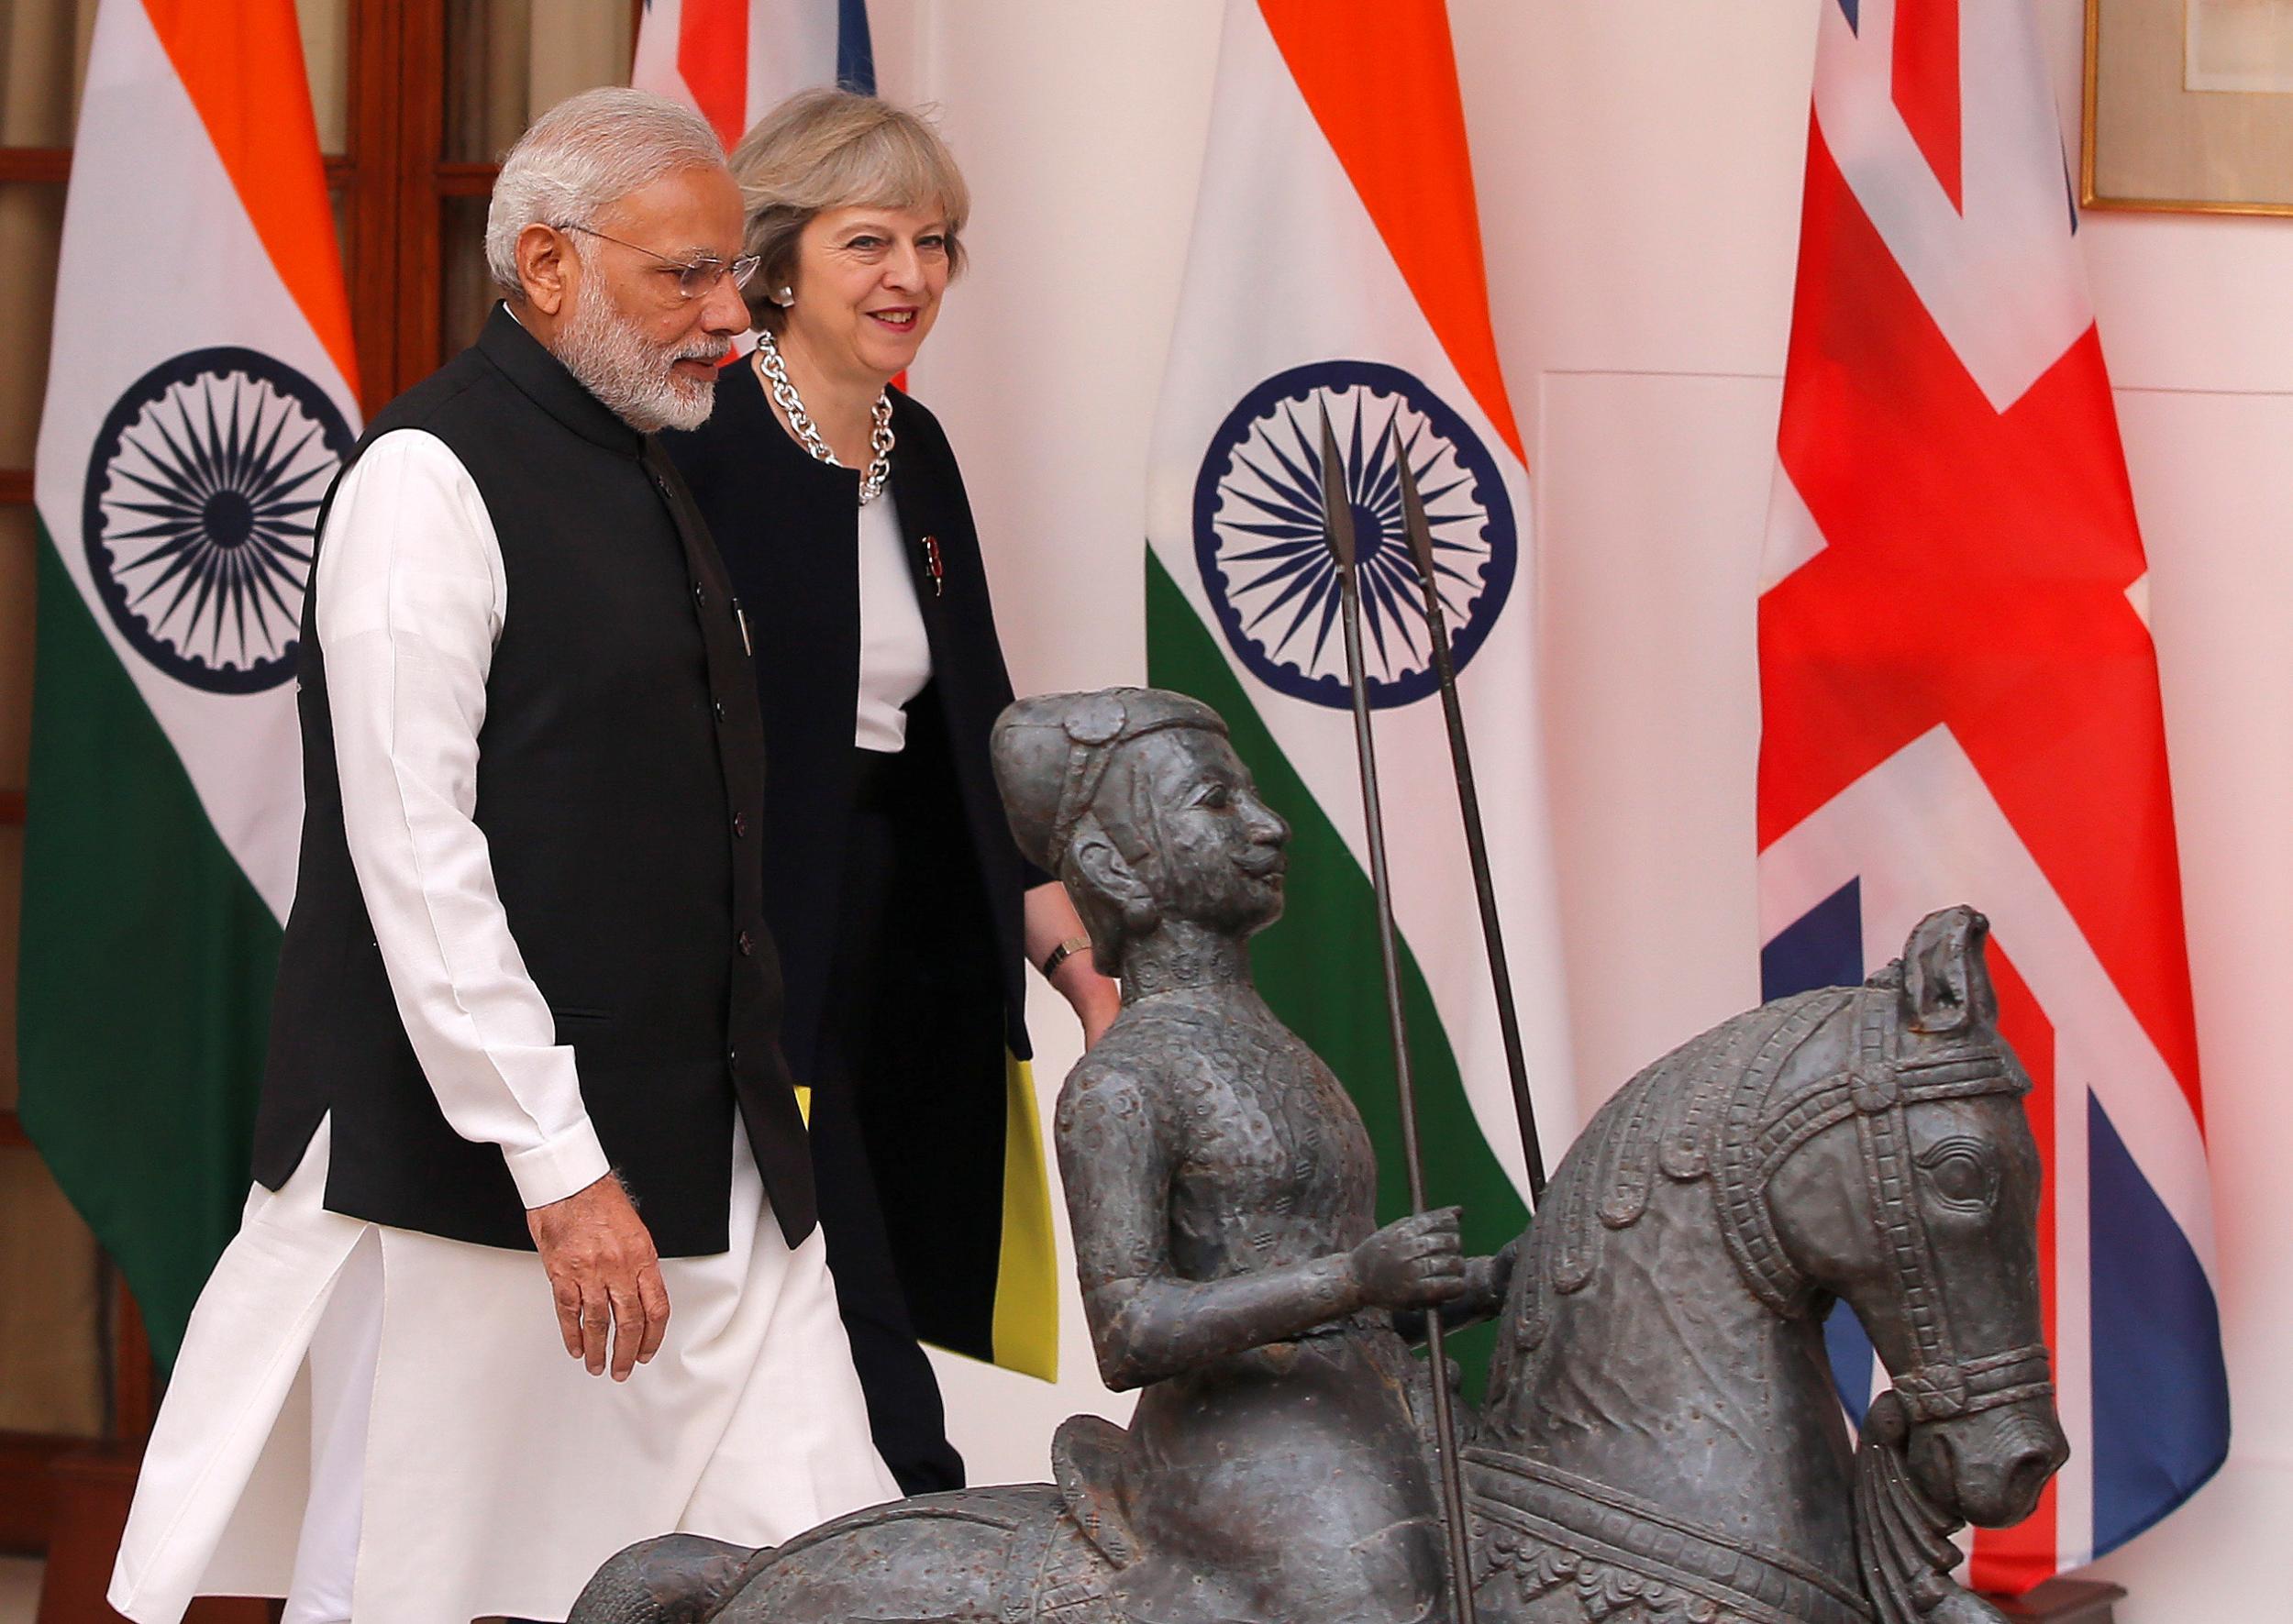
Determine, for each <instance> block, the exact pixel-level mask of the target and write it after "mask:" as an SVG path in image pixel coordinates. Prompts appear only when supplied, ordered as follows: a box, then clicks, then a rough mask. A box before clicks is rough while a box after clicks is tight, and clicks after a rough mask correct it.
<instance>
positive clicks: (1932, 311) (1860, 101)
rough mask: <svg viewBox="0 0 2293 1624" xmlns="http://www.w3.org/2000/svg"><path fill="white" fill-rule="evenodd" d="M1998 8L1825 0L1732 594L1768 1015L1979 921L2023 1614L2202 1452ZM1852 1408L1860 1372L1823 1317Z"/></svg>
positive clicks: (2007, 42)
mask: <svg viewBox="0 0 2293 1624" xmlns="http://www.w3.org/2000/svg"><path fill="white" fill-rule="evenodd" d="M1800 233H1801V235H1800V271H1799V289H1798V294H1797V299H1796V302H1795V306H1794V310H1793V316H1792V330H1791V346H1790V355H1789V362H1788V364H1787V368H1786V372H1785V381H1784V404H1783V423H1782V429H1781V433H1780V436H1779V444H1778V452H1779V463H1780V467H1779V470H1778V478H1777V480H1776V483H1775V493H1774V500H1773V505H1772V509H1771V512H1770V514H1769V519H1768V529H1767V569H1766V580H1765V584H1764V587H1763V591H1762V596H1761V599H1760V606H1759V651H1760V697H1761V702H1762V706H1763V709H1764V713H1765V729H1766V732H1765V737H1764V740H1763V743H1762V746H1761V755H1760V767H1759V845H1760V858H1759V882H1760V910H1761V934H1762V938H1763V940H1764V942H1765V944H1766V945H1765V948H1764V950H1763V962H1762V969H1763V974H1764V980H1765V983H1766V992H1767V996H1768V997H1771V998H1773V997H1778V996H1780V995H1782V994H1785V993H1788V992H1793V991H1797V990H1800V989H1804V988H1807V987H1811V986H1821V985H1826V984H1835V983H1842V982H1853V981H1857V980H1860V979H1861V978H1863V976H1864V975H1865V973H1866V971H1867V968H1868V967H1872V966H1875V965H1878V964H1879V963H1882V962H1884V961H1885V960H1886V959H1887V958H1888V957H1889V956H1890V954H1891V953H1892V952H1893V951H1894V945H1896V944H1899V943H1900V942H1901V941H1902V940H1903V938H1904V936H1905V934H1907V933H1908V931H1909V930H1910V928H1911V925H1912V924H1913V923H1915V922H1917V921H1918V920H1919V919H1920V918H1921V917H1922V915H1923V914H1925V913H1926V912H1927V911H1930V910H1931V909H1934V908H1939V907H1943V906H1945V905H1947V904H1950V903H1953V902H1959V901H1967V902H1972V903H1975V904H1976V905H1977V906H1978V907H1980V908H1981V909H1982V910H1983V911H1985V912H1986V913H1988V915H1989V916H1990V919H1991V921H1992V923H1993V926H1994V930H1995V934H1994V937H1993V947H1992V952H1991V958H1990V962H1991V968H1992V974H1993V976H1994V978H1995V979H1996V980H1997V982H1998V992H1999V1005H2000V1011H2001V1022H2000V1024H2001V1027H2002V1029H2003V1030H2004V1031H2005V1033H2006V1034H2007V1036H2008V1037H2009V1039H2010V1041H2011V1042H2012V1044H2014V1047H2015V1050H2016V1052H2017V1054H2018V1055H2021V1057H2022V1062H2023V1064H2024V1065H2025V1066H2027V1067H2028V1069H2029V1071H2030V1073H2031V1076H2032V1078H2033V1082H2034V1083H2035V1085H2036V1086H2035V1088H2034V1090H2033V1093H2032V1095H2031V1097H2030V1110H2031V1115H2032V1125H2033V1128H2034V1129H2035V1131H2036V1133H2037V1138H2038V1143H2039V1148H2040V1153H2041V1154H2042V1156H2043V1158H2044V1162H2045V1166H2046V1175H2047V1183H2046V1198H2045V1202H2044V1210H2043V1211H2042V1213H2041V1217H2040V1247H2041V1268H2042V1271H2043V1280H2042V1285H2043V1287H2044V1304H2045V1321H2046V1338H2047V1341H2048V1342H2050V1343H2051V1344H2052V1346H2053V1348H2054V1351H2055V1367H2056V1368H2055V1376H2056V1380H2057V1383H2058V1385H2059V1394H2060V1402H2061V1409H2062V1420H2063V1425H2064V1428H2065V1430H2066V1431H2067V1433H2068V1434H2069V1437H2070V1441H2071V1445H2072V1449H2073V1452H2074V1453H2073V1455H2072V1458H2071V1461H2070V1463H2069V1464H2068V1465H2067V1466H2066V1467H2065V1468H2064V1469H2063V1471H2062V1473H2061V1475H2059V1476H2058V1477H2057V1478H2056V1479H2055V1483H2054V1484H2053V1485H2052V1486H2050V1487H2049V1488H2048V1489H2047V1491H2046V1496H2045V1498H2044V1500H2043V1501H2042V1502H2041V1504H2040V1506H2039V1508H2038V1511H2037V1513H2036V1514H2035V1515H2034V1516H2033V1518H2032V1519H2030V1520H2029V1521H2028V1522H2027V1523H2025V1524H2024V1525H2023V1526H2022V1527H2021V1528H2019V1529H2014V1530H2006V1531H2003V1532H1999V1533H1996V1534H1993V1533H1989V1532H1983V1533H1979V1534H1977V1538H1976V1541H1975V1563H1974V1572H1973V1578H1974V1582H1975V1584H1976V1585H1977V1587H1979V1588H1983V1589H1987V1590H1992V1591H2002V1592H2008V1593H2019V1592H2021V1591H2023V1590H2026V1589H2028V1588H2029V1587H2030V1586H2031V1585H2034V1584H2036V1583H2038V1582H2039V1581H2040V1580H2042V1579H2044V1578H2045V1577H2047V1576H2048V1575H2049V1574H2054V1573H2055V1572H2057V1571H2059V1570H2061V1569H2064V1568H2068V1567H2074V1566H2077V1565H2078V1564H2079V1563H2084V1562H2086V1561H2088V1560H2089V1559H2090V1558H2092V1557H2093V1556H2096V1555H2099V1553H2100V1552H2104V1551H2108V1550H2110V1548H2112V1547H2113V1546H2116V1545H2118V1544H2120V1543H2121V1542H2122V1541H2125V1540H2128V1539H2130V1538H2132V1536H2133V1535H2134V1534H2136V1533H2139V1532H2140V1531H2142V1530H2143V1529H2145V1528H2147V1527H2148V1526H2150V1524H2152V1523H2153V1522H2155V1521H2156V1520H2157V1519H2159V1518H2161V1517H2163V1516H2165V1515H2166V1513H2167V1512H2169V1511H2171V1510H2172V1509H2173V1508H2175V1507H2176V1506H2177V1505H2179V1504H2180V1503H2181V1502H2182V1501H2183V1500H2184V1499H2186V1498H2187V1497H2188V1496H2189V1495H2190V1494H2191V1492H2193V1491H2194V1490H2195V1489H2196V1488H2197V1487H2198V1486H2199V1485H2200V1484H2201V1483H2203V1482H2204V1481H2205V1480H2206V1479H2207V1478H2208V1477H2209V1476H2210V1475H2212V1473H2213V1471H2214V1470H2215V1468H2216V1467H2218V1466H2219V1465H2220V1464H2221V1460H2222V1457H2223V1456H2224V1455H2225V1454H2226V1453H2227V1451H2228V1448H2229V1396H2228V1384H2227V1380H2226V1377H2225V1375H2224V1374H2223V1370H2222V1364H2221V1339H2220V1327H2219V1318H2218V1314H2217V1311H2216V1306H2215V1290H2214V1278H2213V1245H2212V1223H2211V1218H2210V1203H2209V1195H2208V1187H2207V1178H2206V1152H2205V1141H2204V1135H2203V1121H2202V1108H2201V1103H2200V1098H2199V1084H2198V1051H2197V1040H2196V1033H2195V1023H2194V1021H2193V1017H2192V1013H2191V1006H2190V993H2189V969H2188V956H2187V953H2186V951H2185V948H2184V942H2183V931H2182V905H2181V886H2180V877H2179V870H2178V866H2177V857H2176V854H2175V847H2174V811H2173V803H2172V800H2171V796H2170V793H2169V790H2168V788H2167V781H2166V741H2165V732H2164V725H2163V719H2162V715H2161V712H2160V708H2159V702H2158V685H2157V662H2156V657H2155V653H2154V651H2153V648H2152V646H2151V641H2150V633H2149V626H2148V622H2147V605H2146V587H2147V569H2148V566H2147V563H2146V562H2145V560H2144V558H2143V549H2142V537H2141V533H2140V531H2139V529H2138V527H2137V525H2136V524H2135V519H2134V508H2133V500H2132V491H2131V489H2130V488H2129V486H2128V483H2127V479H2126V470H2125V461H2124V458H2123V455H2122V454H2121V450H2120V447H2119V439H2118V425H2117V418H2116V414H2115V410H2114V407H2113V405H2112V403H2111V399H2110V378H2109V374H2108V373H2107V371H2106V370H2104V367H2103V363H2102V351H2101V345H2100V342H2099V338H2098V337H2097V335H2096V332H2095V326H2094V315H2093V311H2092V309H2091V307H2090V306H2089V304H2088V299H2087V292H2086V281H2085V276H2084V272H2083V271H2082V269H2081V266H2080V263H2079V258H2078V251H2077V214H2076V208H2075V204H2074V201H2073V199H2072V197H2071V194H2070V193H2069V190H2068V187H2067V184H2066V169H2065V165H2064V162H2063V153H2062V143H2061V136H2060V133H2059V127H2058V125H2057V124H2056V122H2055V106H2054V102H2053V98H2052V94H2051V91H2050V89H2049V86H2048V81H2047V76H2046V69H2045V62H2044V56H2043V54H2042V51H2041V48H2040V45H2039V41H2038V37H2037V33H2036V30H2035V28H2034V27H2033V17H2032V16H2031V13H2030V10H2029V8H2028V6H2026V4H2024V0H1829V4H1827V5H1825V6H1824V7H1823V11H1822V24H1821V37H1820V44H1819V48H1818V54H1817V61H1816V71H1815V93H1814V117H1813V120H1812V125H1811V130H1810V134H1809V139H1808V160H1807V190H1806V204H1805V214H1804V216H1803V219H1802V224H1801V227H1800ZM1831 1343H1832V1352H1833V1365H1834V1368H1835V1370H1836V1372H1837V1374H1838V1375H1839V1378H1840V1385H1841V1389H1842V1392H1843V1393H1844V1394H1845V1395H1846V1396H1847V1397H1848V1399H1849V1404H1850V1408H1851V1409H1860V1408H1861V1402H1862V1400H1863V1399H1864V1398H1866V1397H1867V1395H1868V1394H1869V1392H1870V1390H1871V1384H1872V1380H1873V1369H1872V1355H1871V1350H1870V1345H1869V1343H1868V1342H1866V1341H1865V1340H1864V1339H1863V1337H1862V1334H1861V1331H1860V1328H1859V1327H1857V1326H1855V1323H1854V1321H1853V1319H1852V1317H1851V1316H1849V1315H1846V1314H1844V1313H1840V1314H1835V1315H1834V1316H1833V1321H1832V1326H1831Z"/></svg>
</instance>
